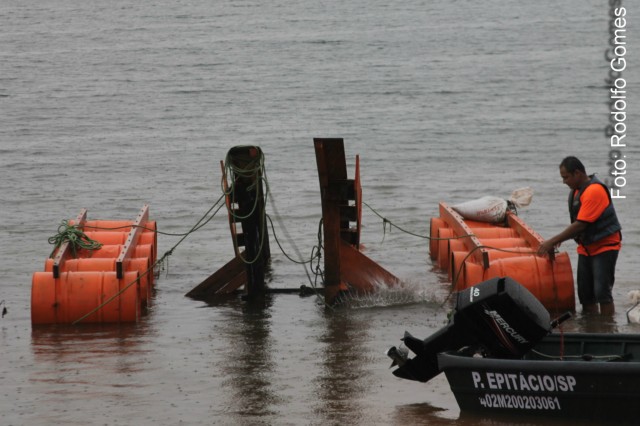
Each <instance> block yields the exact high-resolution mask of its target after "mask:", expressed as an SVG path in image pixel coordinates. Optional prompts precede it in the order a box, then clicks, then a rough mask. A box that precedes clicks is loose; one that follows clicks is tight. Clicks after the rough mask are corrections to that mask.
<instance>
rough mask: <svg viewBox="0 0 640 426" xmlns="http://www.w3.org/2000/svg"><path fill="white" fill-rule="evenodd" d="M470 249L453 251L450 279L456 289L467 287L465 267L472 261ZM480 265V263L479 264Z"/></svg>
mask: <svg viewBox="0 0 640 426" xmlns="http://www.w3.org/2000/svg"><path fill="white" fill-rule="evenodd" d="M463 262H464V263H463ZM472 262H473V260H471V257H470V256H469V252H468V251H452V252H451V261H450V265H449V279H450V280H451V284H452V285H453V289H454V290H455V291H461V290H464V289H465V288H467V287H468V286H467V284H466V278H465V268H466V264H467V263H472ZM478 266H480V265H478Z"/></svg>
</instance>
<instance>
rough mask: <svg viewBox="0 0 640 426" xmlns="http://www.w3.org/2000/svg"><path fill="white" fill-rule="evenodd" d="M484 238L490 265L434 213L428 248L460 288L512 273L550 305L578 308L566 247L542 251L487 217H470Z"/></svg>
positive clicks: (475, 230)
mask: <svg viewBox="0 0 640 426" xmlns="http://www.w3.org/2000/svg"><path fill="white" fill-rule="evenodd" d="M464 222H465V224H466V225H467V226H468V227H469V228H470V230H471V234H473V235H474V236H475V237H476V238H477V239H478V240H479V241H480V243H481V245H482V248H483V249H484V250H485V251H486V253H487V257H488V260H489V265H488V268H485V265H483V264H481V263H480V262H479V261H478V260H477V257H476V256H473V253H471V247H473V245H472V244H471V243H470V241H469V238H466V237H464V236H461V235H458V234H457V233H456V232H455V230H454V229H453V228H452V227H450V226H449V225H448V224H447V222H446V221H445V220H444V219H442V218H435V217H434V218H432V219H431V223H430V233H431V236H432V238H431V240H430V245H429V253H430V256H431V259H432V260H433V261H434V262H435V263H436V264H437V266H438V267H439V268H440V269H442V270H445V271H447V275H448V278H449V280H450V281H451V282H452V285H453V287H454V289H455V290H456V291H461V290H464V289H465V288H468V287H471V286H473V285H475V284H478V283H481V282H483V281H486V280H488V279H490V278H495V277H505V276H508V277H511V278H513V279H514V280H516V281H518V282H519V283H520V284H522V285H523V286H524V287H526V288H527V289H528V290H529V291H530V292H531V293H533V294H534V295H535V296H536V297H537V298H538V300H540V301H541V302H542V304H543V305H544V306H545V307H546V308H547V309H549V310H552V311H565V310H573V309H574V308H575V292H574V287H573V285H574V283H573V271H572V269H571V260H570V259H569V255H568V254H567V253H566V252H561V253H557V254H556V255H555V259H554V260H552V259H550V258H549V257H546V256H538V255H537V254H536V253H535V251H534V249H533V248H532V247H531V246H530V244H529V243H528V242H527V241H526V240H525V239H524V238H522V237H521V236H520V235H519V234H518V232H517V231H516V230H515V229H512V228H509V227H503V226H498V225H494V224H490V223H485V222H476V221H471V220H465V221H464Z"/></svg>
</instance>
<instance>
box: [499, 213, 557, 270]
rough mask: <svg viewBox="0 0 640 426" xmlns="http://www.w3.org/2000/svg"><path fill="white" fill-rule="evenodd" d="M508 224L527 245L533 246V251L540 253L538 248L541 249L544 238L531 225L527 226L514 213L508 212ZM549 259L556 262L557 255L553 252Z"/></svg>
mask: <svg viewBox="0 0 640 426" xmlns="http://www.w3.org/2000/svg"><path fill="white" fill-rule="evenodd" d="M507 223H508V224H509V227H510V228H512V229H514V230H515V231H516V232H517V233H518V235H519V236H520V238H522V239H523V240H525V241H526V242H527V244H529V245H530V246H531V251H533V252H537V251H538V248H540V244H542V243H543V242H544V238H542V237H541V236H540V234H538V233H537V232H536V231H534V230H533V229H532V228H531V227H530V226H529V225H527V224H526V223H525V222H524V221H523V220H522V219H520V218H519V217H518V216H517V215H515V214H514V213H513V212H507ZM549 259H551V261H553V260H555V254H554V253H553V251H552V252H550V253H549Z"/></svg>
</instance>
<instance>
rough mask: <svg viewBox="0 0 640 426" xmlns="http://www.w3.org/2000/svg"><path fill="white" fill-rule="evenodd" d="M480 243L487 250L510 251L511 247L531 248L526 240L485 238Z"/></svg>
mask: <svg viewBox="0 0 640 426" xmlns="http://www.w3.org/2000/svg"><path fill="white" fill-rule="evenodd" d="M480 243H481V244H482V245H483V246H485V247H486V248H487V249H491V248H498V249H508V248H511V247H529V244H528V243H527V242H526V241H525V239H524V238H483V239H481V240H480Z"/></svg>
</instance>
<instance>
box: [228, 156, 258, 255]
mask: <svg viewBox="0 0 640 426" xmlns="http://www.w3.org/2000/svg"><path fill="white" fill-rule="evenodd" d="M236 148H243V147H236ZM244 148H255V149H256V150H257V151H258V155H257V156H256V157H255V158H253V157H245V156H243V157H242V160H244V162H245V163H246V165H245V166H243V167H240V166H238V165H236V164H235V163H234V161H233V159H234V157H233V156H232V155H230V152H231V151H229V153H227V157H226V158H225V176H228V177H229V178H230V181H231V184H229V183H227V188H228V189H227V190H225V189H224V186H223V187H222V192H223V194H224V195H225V196H228V197H229V198H230V199H231V202H230V205H228V206H227V210H228V212H229V216H230V217H231V218H232V219H233V222H235V223H237V222H241V221H243V220H244V219H247V218H249V217H251V216H253V215H254V214H255V212H256V210H257V209H258V205H259V201H260V193H261V192H262V184H263V182H264V185H265V188H266V190H265V191H264V194H263V200H264V206H266V204H267V201H268V194H269V182H268V180H267V174H266V170H265V165H264V164H265V158H264V153H263V152H262V150H261V149H260V148H259V147H257V146H246V147H244ZM235 158H237V157H235ZM241 179H242V180H250V181H252V182H253V183H252V184H251V185H249V186H248V187H247V188H246V189H247V191H255V193H256V194H255V196H254V197H253V198H254V201H253V206H252V207H251V210H250V211H249V212H248V213H247V214H245V215H239V214H238V213H237V212H235V211H234V210H233V208H232V206H233V205H234V204H235V186H236V182H237V181H238V180H241ZM258 214H259V216H260V217H259V226H260V248H259V249H258V252H257V253H256V255H255V257H254V258H253V259H245V258H244V257H243V256H241V255H239V256H238V257H240V259H241V260H242V262H244V263H245V264H247V265H252V264H254V263H256V262H257V261H259V260H260V259H261V258H262V250H263V249H264V245H265V234H266V224H267V223H266V220H267V215H266V210H265V208H264V207H263V208H262V211H260V212H258ZM233 246H234V249H235V251H236V252H237V253H239V248H238V241H237V238H234V239H233Z"/></svg>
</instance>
